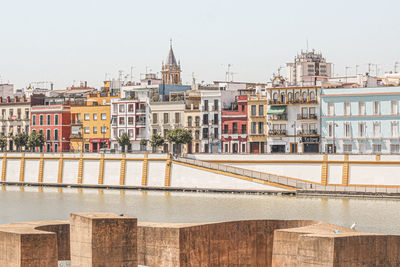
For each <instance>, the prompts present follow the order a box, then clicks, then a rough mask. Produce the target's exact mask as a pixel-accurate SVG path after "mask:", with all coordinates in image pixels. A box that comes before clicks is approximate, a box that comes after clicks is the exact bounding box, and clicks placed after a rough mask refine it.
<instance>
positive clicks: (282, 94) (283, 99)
mask: <svg viewBox="0 0 400 267" xmlns="http://www.w3.org/2000/svg"><path fill="white" fill-rule="evenodd" d="M281 102H282V103H285V93H281Z"/></svg>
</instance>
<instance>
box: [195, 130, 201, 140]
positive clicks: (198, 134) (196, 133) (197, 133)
mask: <svg viewBox="0 0 400 267" xmlns="http://www.w3.org/2000/svg"><path fill="white" fill-rule="evenodd" d="M194 138H195V139H196V140H199V139H200V131H199V130H197V131H196V132H195V133H194Z"/></svg>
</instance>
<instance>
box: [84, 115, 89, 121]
mask: <svg viewBox="0 0 400 267" xmlns="http://www.w3.org/2000/svg"><path fill="white" fill-rule="evenodd" d="M88 120H90V114H89V113H85V121H88Z"/></svg>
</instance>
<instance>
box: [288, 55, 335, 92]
mask: <svg viewBox="0 0 400 267" xmlns="http://www.w3.org/2000/svg"><path fill="white" fill-rule="evenodd" d="M331 76H332V63H328V62H326V59H325V58H324V57H323V56H322V54H321V53H316V52H315V51H314V50H312V51H305V52H304V51H301V53H300V55H297V56H296V57H295V59H294V62H291V63H287V64H286V81H287V83H288V86H316V85H321V83H322V82H324V81H326V80H327V79H328V78H329V77H331Z"/></svg>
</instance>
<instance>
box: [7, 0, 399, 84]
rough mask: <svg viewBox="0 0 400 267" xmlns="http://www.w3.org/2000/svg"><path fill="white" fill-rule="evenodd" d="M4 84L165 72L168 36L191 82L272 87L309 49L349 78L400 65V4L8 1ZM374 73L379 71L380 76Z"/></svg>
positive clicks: (94, 80)
mask: <svg viewBox="0 0 400 267" xmlns="http://www.w3.org/2000/svg"><path fill="white" fill-rule="evenodd" d="M1 10H2V15H1V16H0V23H1V25H2V27H0V34H1V37H2V38H1V40H2V41H1V42H0V83H1V82H10V83H13V84H14V85H15V88H21V87H26V86H28V85H29V83H30V82H34V81H53V82H54V84H55V88H56V89H64V88H65V87H67V86H71V85H72V84H73V81H76V83H75V84H76V85H77V84H78V82H79V81H88V84H89V85H90V86H95V87H99V86H101V83H102V81H103V80H104V78H105V74H106V73H109V76H111V77H113V78H117V77H118V71H119V70H123V71H124V72H125V74H130V71H131V66H134V68H133V76H134V79H135V80H138V79H139V77H140V74H141V73H145V72H146V67H147V69H148V70H149V71H150V69H151V70H152V72H159V71H160V69H161V62H162V61H163V60H165V58H166V56H167V53H168V49H169V40H170V38H172V39H173V47H174V52H175V55H176V57H177V59H178V60H180V61H181V65H182V69H183V75H182V78H183V82H184V83H190V82H191V80H192V73H194V75H195V77H196V80H197V81H199V82H200V81H205V82H212V81H213V80H224V79H225V72H226V71H227V64H232V65H233V67H232V68H231V71H232V72H234V73H236V74H235V75H234V80H235V81H254V82H266V81H268V80H269V79H270V78H271V76H272V74H273V73H274V72H276V71H277V69H278V68H279V66H284V65H285V63H287V62H290V61H292V60H293V58H294V56H295V55H296V54H297V53H299V52H300V51H301V50H302V49H303V50H305V49H306V40H307V39H308V43H309V48H310V49H315V50H316V51H321V52H322V53H323V55H324V57H325V58H326V59H327V61H328V62H332V63H334V64H335V73H337V74H339V75H344V73H345V66H350V67H351V69H350V70H349V74H354V72H355V65H356V64H358V65H360V67H359V72H361V71H362V72H365V71H366V70H367V63H374V64H379V66H380V67H379V68H380V74H382V73H384V72H386V71H393V66H394V63H395V62H396V61H400V49H399V44H400V34H399V28H400V19H399V15H398V11H399V10H400V1H398V0H381V1H376V0H375V1H373V0H363V1H361V0H352V1H348V0H347V1H346V0H337V1H317V0H303V1H296V0H282V1H262V0H261V1H251V0H250V1H227V0H220V1H215V0H214V1H212V0H203V1H187V0H186V1H184V0H182V1H179V0H170V1H162V0H153V1H129V0H114V1H106V0H85V1H77V0H70V1H62V2H61V1H51V0H37V1H28V0H17V1H7V2H3V3H2V4H1ZM374 72H375V70H374V71H373V72H372V73H373V74H374Z"/></svg>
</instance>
